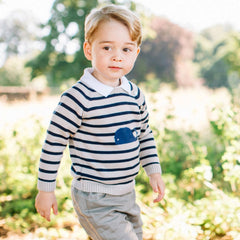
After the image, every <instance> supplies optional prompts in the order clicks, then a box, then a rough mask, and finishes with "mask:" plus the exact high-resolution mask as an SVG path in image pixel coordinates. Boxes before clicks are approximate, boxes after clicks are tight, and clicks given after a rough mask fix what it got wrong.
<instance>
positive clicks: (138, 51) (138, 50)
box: [137, 47, 141, 55]
mask: <svg viewBox="0 0 240 240" xmlns="http://www.w3.org/2000/svg"><path fill="white" fill-rule="evenodd" d="M140 50H141V49H140V47H138V49H137V55H138V54H139V53H140Z"/></svg>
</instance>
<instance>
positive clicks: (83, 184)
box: [72, 179, 135, 195]
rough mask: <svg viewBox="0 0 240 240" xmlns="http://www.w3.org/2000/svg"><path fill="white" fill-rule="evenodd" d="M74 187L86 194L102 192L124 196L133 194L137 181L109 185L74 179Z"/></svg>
mask: <svg viewBox="0 0 240 240" xmlns="http://www.w3.org/2000/svg"><path fill="white" fill-rule="evenodd" d="M72 187H75V188H77V189H78V190H81V191H84V192H100V193H107V194H111V195H122V194H126V193H128V192H131V191H132V190H133V189H134V187H135V181H134V180H133V181H132V182H130V183H127V184H118V185H110V184H109V185H108V184H102V183H98V182H93V181H88V180H80V181H79V180H77V179H73V181H72Z"/></svg>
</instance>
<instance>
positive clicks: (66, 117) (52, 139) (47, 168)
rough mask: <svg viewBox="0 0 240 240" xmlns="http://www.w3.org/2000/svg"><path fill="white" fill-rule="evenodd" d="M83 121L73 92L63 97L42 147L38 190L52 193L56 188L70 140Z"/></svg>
mask: <svg viewBox="0 0 240 240" xmlns="http://www.w3.org/2000/svg"><path fill="white" fill-rule="evenodd" d="M81 121H82V108H81V106H80V104H78V101H77V98H76V97H74V94H71V92H66V93H64V94H63V95H62V97H61V99H60V102H59V104H58V106H57V107H56V109H55V111H54V112H53V115H52V119H51V122H50V124H49V127H48V129H47V134H46V139H45V142H44V144H43V147H42V153H41V156H40V162H39V171H38V189H39V190H40V191H45V192H52V191H54V190H55V188H56V178H57V172H58V168H59V166H60V162H61V159H62V156H63V152H64V149H65V148H66V146H67V144H68V140H69V138H70V137H71V135H73V134H74V133H75V132H76V131H77V129H78V128H79V127H80V125H81Z"/></svg>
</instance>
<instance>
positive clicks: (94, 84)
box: [80, 68, 131, 97]
mask: <svg viewBox="0 0 240 240" xmlns="http://www.w3.org/2000/svg"><path fill="white" fill-rule="evenodd" d="M92 72H93V68H86V69H85V70H84V74H83V76H82V77H81V79H80V81H81V82H83V83H86V84H87V85H88V86H89V87H91V88H92V89H94V90H95V91H97V92H98V93H100V94H101V95H103V96H104V97H107V96H108V95H109V94H110V93H111V92H112V90H113V89H114V87H111V86H108V85H105V84H103V83H102V82H100V81H98V80H97V79H96V78H95V77H94V76H93V75H92ZM119 87H121V88H122V89H123V90H125V91H126V92H128V93H130V92H131V86H130V84H129V81H128V79H127V78H126V77H124V76H123V77H122V78H121V85H120V86H119Z"/></svg>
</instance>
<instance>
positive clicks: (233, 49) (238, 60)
mask: <svg viewBox="0 0 240 240" xmlns="http://www.w3.org/2000/svg"><path fill="white" fill-rule="evenodd" d="M227 45H228V51H227V53H226V55H225V56H224V60H225V61H226V62H227V64H228V66H229V71H230V72H236V73H237V74H238V75H239V76H240V33H239V32H235V33H234V34H231V35H229V37H228V39H227Z"/></svg>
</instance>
